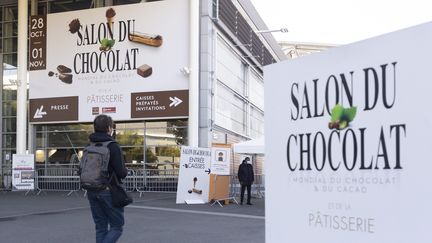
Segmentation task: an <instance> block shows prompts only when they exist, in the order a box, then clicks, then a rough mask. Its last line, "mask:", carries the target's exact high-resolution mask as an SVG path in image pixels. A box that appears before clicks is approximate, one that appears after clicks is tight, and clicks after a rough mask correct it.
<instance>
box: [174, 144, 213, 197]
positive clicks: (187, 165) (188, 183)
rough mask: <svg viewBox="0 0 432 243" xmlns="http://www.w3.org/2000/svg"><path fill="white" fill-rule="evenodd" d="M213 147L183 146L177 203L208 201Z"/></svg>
mask: <svg viewBox="0 0 432 243" xmlns="http://www.w3.org/2000/svg"><path fill="white" fill-rule="evenodd" d="M210 160H211V149H209V148H195V147H188V146H182V147H181V153H180V170H179V178H178V184H177V199H176V203H178V204H179V203H188V204H199V203H206V202H208V195H209V183H210V182H209V179H210V176H209V174H210Z"/></svg>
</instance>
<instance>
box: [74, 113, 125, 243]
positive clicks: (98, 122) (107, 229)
mask: <svg viewBox="0 0 432 243" xmlns="http://www.w3.org/2000/svg"><path fill="white" fill-rule="evenodd" d="M93 127H94V133H92V134H91V135H90V137H89V139H90V145H89V146H96V147H97V146H106V147H107V148H108V150H109V151H107V150H106V149H105V151H107V152H106V153H107V154H106V155H108V153H109V162H108V161H106V163H108V165H107V166H105V170H106V169H107V170H108V175H105V176H104V177H101V178H102V179H97V181H101V183H100V184H101V186H99V187H100V188H98V189H87V192H88V193H87V196H88V200H89V203H90V208H91V212H92V216H93V221H94V223H95V229H96V243H108V242H116V241H117V240H118V239H119V238H120V236H121V234H122V232H123V225H124V208H122V207H121V208H118V207H114V206H113V204H112V200H111V193H110V190H109V188H108V183H109V178H110V177H111V175H113V174H114V175H115V176H117V178H118V181H119V182H121V179H123V178H125V177H126V175H127V170H126V168H125V165H124V161H123V156H122V152H121V149H120V146H119V145H118V144H117V142H116V141H115V140H114V139H113V138H112V135H113V127H114V123H113V120H112V119H111V117H110V116H107V115H99V116H97V117H96V118H95V119H94V121H93ZM99 149H100V147H99ZM89 151H90V150H89ZM102 151H103V149H102ZM85 156H87V157H88V158H90V155H86V151H84V155H83V158H82V160H84V157H85ZM90 160H91V159H86V161H90ZM81 163H83V162H81ZM102 163H103V162H102ZM89 167H90V166H89ZM83 168H84V169H85V167H83ZM91 168H96V167H94V166H93V167H91ZM84 169H83V170H84ZM87 170H89V169H87ZM95 170H97V168H96V169H95ZM81 173H84V171H82V172H81ZM87 173H91V171H90V172H87ZM100 174H102V175H103V174H106V173H103V172H102V173H100ZM81 176H83V174H81ZM83 187H84V186H83Z"/></svg>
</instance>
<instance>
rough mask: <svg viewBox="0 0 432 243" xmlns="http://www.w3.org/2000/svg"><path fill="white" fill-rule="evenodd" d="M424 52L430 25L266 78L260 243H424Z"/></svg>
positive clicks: (427, 116)
mask: <svg viewBox="0 0 432 243" xmlns="http://www.w3.org/2000/svg"><path fill="white" fill-rule="evenodd" d="M431 43H432V24H431V23H428V24H424V25H419V26H416V27H413V28H409V29H406V30H402V31H398V32H394V33H391V34H387V35H383V36H380V37H377V38H373V39H370V40H365V41H361V42H358V43H354V44H351V45H347V46H342V47H339V48H334V49H330V50H328V51H325V52H321V53H318V54H314V55H310V56H306V57H302V58H299V59H295V60H290V61H286V62H282V63H278V64H274V65H271V66H268V67H266V68H265V75H264V76H265V85H266V86H265V104H266V108H265V111H266V117H265V119H266V123H265V126H266V127H265V129H266V137H265V139H266V141H265V144H266V150H265V152H266V161H268V162H269V164H268V166H266V167H265V168H266V242H269V243H272V242H281V239H284V240H283V241H284V242H296V243H306V242H332V243H346V242H351V243H356V242H358V243H364V242H369V243H381V242H392V243H405V242H432V235H431V234H430V222H429V221H430V218H431V216H432V207H431V205H432V197H431V195H432V187H431V185H432V177H431V176H430V171H432V163H430V161H429V160H430V150H431V148H430V147H431V145H430V138H431V136H432V126H431V125H432V113H431V112H429V108H428V107H429V105H430V104H432V95H431V90H432V82H431V77H432V75H431V62H430V57H431V54H432V46H431ZM408 47H409V48H408Z"/></svg>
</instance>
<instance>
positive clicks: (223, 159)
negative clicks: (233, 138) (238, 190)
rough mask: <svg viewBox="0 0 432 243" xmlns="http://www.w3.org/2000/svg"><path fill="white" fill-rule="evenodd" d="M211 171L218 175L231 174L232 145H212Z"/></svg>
mask: <svg viewBox="0 0 432 243" xmlns="http://www.w3.org/2000/svg"><path fill="white" fill-rule="evenodd" d="M211 173H212V174H216V175H230V174H231V146H229V147H221V146H219V147H212V159H211Z"/></svg>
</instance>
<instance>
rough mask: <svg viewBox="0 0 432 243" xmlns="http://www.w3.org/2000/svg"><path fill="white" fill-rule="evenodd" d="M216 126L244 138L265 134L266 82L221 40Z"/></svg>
mask: <svg viewBox="0 0 432 243" xmlns="http://www.w3.org/2000/svg"><path fill="white" fill-rule="evenodd" d="M216 57H217V58H216V63H217V64H216V78H217V85H216V94H215V103H216V109H215V110H216V111H215V124H216V125H218V126H220V127H222V128H224V129H227V130H230V131H233V132H235V133H236V134H239V135H241V136H246V137H251V138H257V137H261V136H263V134H264V111H263V110H264V83H263V81H262V79H261V78H260V77H259V75H258V74H257V73H256V72H255V70H253V69H252V68H251V67H250V66H249V65H247V63H246V62H244V61H243V59H242V57H241V55H240V54H239V53H237V52H236V51H235V50H234V49H233V48H231V47H230V46H229V44H228V43H227V42H226V41H225V40H224V39H223V38H222V37H219V38H218V39H217V45H216Z"/></svg>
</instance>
